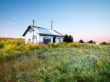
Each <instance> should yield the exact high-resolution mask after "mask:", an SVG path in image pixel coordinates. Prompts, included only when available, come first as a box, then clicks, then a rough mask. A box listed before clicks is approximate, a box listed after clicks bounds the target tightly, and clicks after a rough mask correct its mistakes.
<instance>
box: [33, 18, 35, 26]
mask: <svg viewBox="0 0 110 82" xmlns="http://www.w3.org/2000/svg"><path fill="white" fill-rule="evenodd" d="M34 22H35V20H34V19H33V27H34Z"/></svg>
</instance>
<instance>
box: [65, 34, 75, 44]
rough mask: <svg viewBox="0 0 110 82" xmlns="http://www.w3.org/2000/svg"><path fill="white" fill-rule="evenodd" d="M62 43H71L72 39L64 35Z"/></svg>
mask: <svg viewBox="0 0 110 82" xmlns="http://www.w3.org/2000/svg"><path fill="white" fill-rule="evenodd" d="M63 41H64V42H73V37H72V36H71V35H67V34H66V35H65V36H64V39H63Z"/></svg>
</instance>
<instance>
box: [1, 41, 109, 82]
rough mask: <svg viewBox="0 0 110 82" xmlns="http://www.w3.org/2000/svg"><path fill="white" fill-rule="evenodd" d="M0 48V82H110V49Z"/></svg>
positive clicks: (69, 46) (67, 45)
mask: <svg viewBox="0 0 110 82" xmlns="http://www.w3.org/2000/svg"><path fill="white" fill-rule="evenodd" d="M13 41H14V42H15V43H13ZM9 43H10V44H9ZM1 44H2V46H1V49H0V82H110V45H96V44H87V43H83V44H80V43H59V44H51V43H50V44H48V45H35V44H24V43H23V42H22V41H21V42H20V41H15V40H12V41H10V42H9V40H8V41H5V44H3V40H2V43H1Z"/></svg>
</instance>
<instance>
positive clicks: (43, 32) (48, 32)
mask: <svg viewBox="0 0 110 82" xmlns="http://www.w3.org/2000/svg"><path fill="white" fill-rule="evenodd" d="M30 29H32V30H34V31H36V32H37V33H39V34H40V35H50V36H63V35H62V34H61V33H59V32H58V31H56V30H51V29H47V28H43V27H36V26H28V28H27V29H26V31H25V32H24V34H23V36H25V35H26V33H27V32H28V31H29V30H30Z"/></svg>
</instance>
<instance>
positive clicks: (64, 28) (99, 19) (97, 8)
mask: <svg viewBox="0 0 110 82" xmlns="http://www.w3.org/2000/svg"><path fill="white" fill-rule="evenodd" d="M33 19H35V25H36V26H41V27H45V28H50V21H51V20H53V29H55V30H57V31H59V32H61V33H62V34H71V35H73V38H74V40H75V41H78V40H80V39H81V38H82V39H83V40H84V41H88V40H91V39H92V40H95V41H96V42H102V41H109V42H110V0H0V36H6V37H22V34H23V32H24V31H25V30H26V28H27V26H28V25H30V24H32V20H33Z"/></svg>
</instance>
